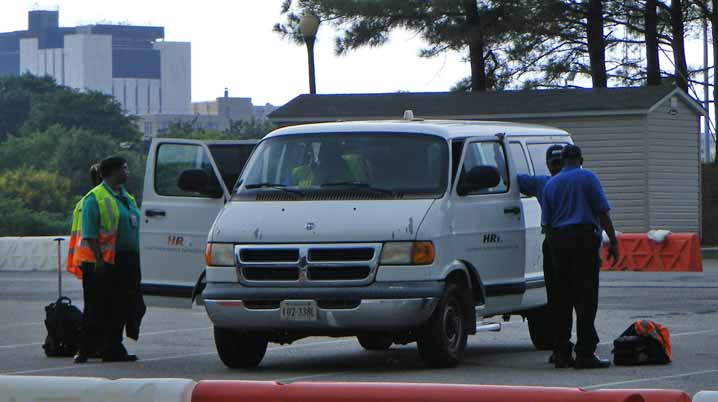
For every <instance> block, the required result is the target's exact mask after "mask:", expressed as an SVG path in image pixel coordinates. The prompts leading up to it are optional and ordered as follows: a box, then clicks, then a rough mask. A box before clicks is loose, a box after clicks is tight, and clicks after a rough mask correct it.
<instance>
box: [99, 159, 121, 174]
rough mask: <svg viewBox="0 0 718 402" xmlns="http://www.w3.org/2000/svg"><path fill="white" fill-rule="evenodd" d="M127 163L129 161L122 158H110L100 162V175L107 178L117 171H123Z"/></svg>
mask: <svg viewBox="0 0 718 402" xmlns="http://www.w3.org/2000/svg"><path fill="white" fill-rule="evenodd" d="M125 163H127V160H125V158H123V157H121V156H110V157H107V158H105V159H103V160H102V162H100V174H102V177H103V178H106V177H108V176H110V175H111V174H112V172H113V171H114V170H115V169H121V168H122V166H123V165H124V164H125Z"/></svg>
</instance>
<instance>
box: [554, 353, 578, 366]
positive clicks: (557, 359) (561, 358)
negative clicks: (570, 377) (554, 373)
mask: <svg viewBox="0 0 718 402" xmlns="http://www.w3.org/2000/svg"><path fill="white" fill-rule="evenodd" d="M553 364H554V367H556V368H557V369H562V368H569V367H573V365H574V360H573V358H572V357H571V355H560V354H554V355H553Z"/></svg>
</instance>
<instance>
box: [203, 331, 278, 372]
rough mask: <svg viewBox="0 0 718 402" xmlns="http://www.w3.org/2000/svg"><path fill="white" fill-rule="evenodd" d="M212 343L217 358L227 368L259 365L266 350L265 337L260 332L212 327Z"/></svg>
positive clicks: (245, 367)
mask: <svg viewBox="0 0 718 402" xmlns="http://www.w3.org/2000/svg"><path fill="white" fill-rule="evenodd" d="M214 344H215V346H216V347H217V353H218V354H219V358H220V359H221V360H222V363H224V364H225V365H226V366H227V367H229V368H241V369H251V368H255V367H257V366H259V363H260V362H261V361H262V359H263V358H264V354H265V353H266V352H267V344H268V341H267V338H266V337H264V336H263V335H261V334H256V333H245V332H237V331H234V330H231V329H226V328H217V327H214Z"/></svg>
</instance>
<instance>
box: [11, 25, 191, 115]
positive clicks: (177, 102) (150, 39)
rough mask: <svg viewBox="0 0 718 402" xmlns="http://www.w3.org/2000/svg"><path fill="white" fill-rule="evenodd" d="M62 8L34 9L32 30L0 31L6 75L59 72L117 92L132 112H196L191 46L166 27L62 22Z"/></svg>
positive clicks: (70, 82)
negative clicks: (167, 35)
mask: <svg viewBox="0 0 718 402" xmlns="http://www.w3.org/2000/svg"><path fill="white" fill-rule="evenodd" d="M58 21H59V12H58V11H31V12H30V13H29V28H28V30H27V31H18V32H8V33H0V75H18V74H24V73H30V74H33V75H38V76H44V75H48V76H51V77H53V78H54V79H55V80H56V81H57V83H58V84H61V85H66V86H68V87H71V88H75V89H78V90H83V91H86V90H92V91H99V92H103V93H105V94H107V95H112V96H113V97H114V98H115V99H116V100H117V101H118V102H119V103H120V104H121V105H122V107H123V108H124V110H125V111H126V112H127V113H128V114H133V115H140V116H142V115H156V114H165V115H167V114H171V115H178V114H191V113H192V99H191V95H192V94H191V67H190V66H191V46H190V43H189V42H167V41H164V40H163V38H164V28H163V27H149V26H129V25H89V26H80V27H62V28H61V27H59V24H58Z"/></svg>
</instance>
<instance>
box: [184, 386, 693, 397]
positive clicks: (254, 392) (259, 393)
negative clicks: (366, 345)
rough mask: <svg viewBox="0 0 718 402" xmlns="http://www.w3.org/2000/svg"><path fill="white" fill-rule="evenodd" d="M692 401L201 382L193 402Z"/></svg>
mask: <svg viewBox="0 0 718 402" xmlns="http://www.w3.org/2000/svg"><path fill="white" fill-rule="evenodd" d="M278 400H279V401H282V402H337V401H341V402H384V401H392V402H497V401H500V402H526V401H537V402H690V397H689V396H688V394H686V393H684V392H681V391H674V390H597V391H583V390H580V389H578V388H546V387H510V386H482V385H444V384H382V383H318V382H296V383H292V384H277V383H271V382H243V381H200V382H199V383H198V384H197V386H196V387H195V389H194V392H193V393H192V402H242V401H257V402H262V401H278Z"/></svg>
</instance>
